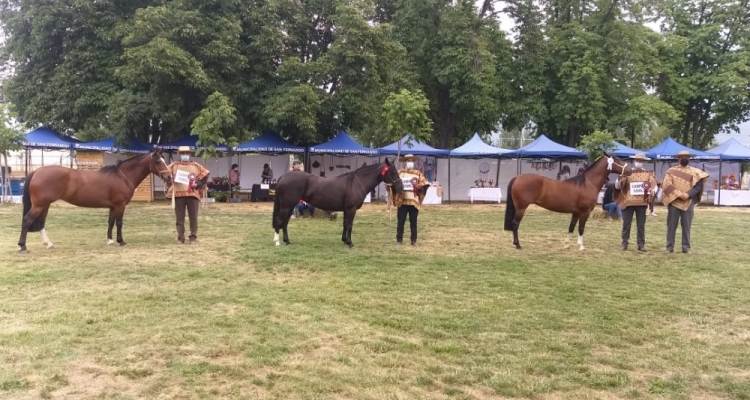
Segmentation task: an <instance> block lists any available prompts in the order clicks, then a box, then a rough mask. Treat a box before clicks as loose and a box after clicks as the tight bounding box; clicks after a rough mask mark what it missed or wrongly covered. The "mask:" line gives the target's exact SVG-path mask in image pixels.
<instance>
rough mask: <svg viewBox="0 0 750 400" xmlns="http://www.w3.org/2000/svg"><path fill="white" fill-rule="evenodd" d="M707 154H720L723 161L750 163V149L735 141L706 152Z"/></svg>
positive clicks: (729, 141)
mask: <svg viewBox="0 0 750 400" xmlns="http://www.w3.org/2000/svg"><path fill="white" fill-rule="evenodd" d="M706 153H711V154H718V155H719V157H720V159H721V160H722V161H750V149H748V148H747V147H745V146H743V145H742V144H741V143H740V142H738V141H736V140H734V139H729V140H727V141H726V142H724V143H722V144H720V145H718V146H716V147H714V148H713V149H709V150H706Z"/></svg>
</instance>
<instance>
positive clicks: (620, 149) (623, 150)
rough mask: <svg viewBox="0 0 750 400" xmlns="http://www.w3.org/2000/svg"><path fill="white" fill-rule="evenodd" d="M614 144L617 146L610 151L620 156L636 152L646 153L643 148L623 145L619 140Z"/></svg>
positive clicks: (625, 156)
mask: <svg viewBox="0 0 750 400" xmlns="http://www.w3.org/2000/svg"><path fill="white" fill-rule="evenodd" d="M615 145H616V146H617V148H616V149H614V150H613V151H612V153H613V154H614V155H616V156H617V157H620V158H629V157H633V156H635V155H636V153H646V152H645V151H643V150H638V149H634V148H632V147H628V146H625V145H624V144H622V143H620V142H615Z"/></svg>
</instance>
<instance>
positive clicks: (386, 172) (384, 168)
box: [380, 164, 396, 187]
mask: <svg viewBox="0 0 750 400" xmlns="http://www.w3.org/2000/svg"><path fill="white" fill-rule="evenodd" d="M391 168H393V165H392V164H391V165H384V166H383V169H382V170H380V176H382V177H383V184H384V185H385V186H386V187H390V186H393V184H394V183H396V180H395V179H391V181H390V182H386V181H385V177H386V175H388V171H390V169H391Z"/></svg>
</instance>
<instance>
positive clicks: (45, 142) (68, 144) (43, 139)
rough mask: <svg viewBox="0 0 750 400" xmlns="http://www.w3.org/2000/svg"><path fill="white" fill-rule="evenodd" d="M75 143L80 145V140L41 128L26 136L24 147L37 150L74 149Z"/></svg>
mask: <svg viewBox="0 0 750 400" xmlns="http://www.w3.org/2000/svg"><path fill="white" fill-rule="evenodd" d="M74 143H80V140H76V139H73V138H69V137H64V136H62V135H60V134H59V133H57V132H55V131H54V130H52V129H50V128H47V127H41V128H37V129H34V130H33V131H31V132H29V133H27V134H26V140H25V142H24V146H26V147H28V148H35V149H72V148H73V144H74Z"/></svg>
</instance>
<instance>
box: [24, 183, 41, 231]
mask: <svg viewBox="0 0 750 400" xmlns="http://www.w3.org/2000/svg"><path fill="white" fill-rule="evenodd" d="M34 172H36V171H32V172H31V173H30V174H29V176H27V177H26V181H25V182H24V184H23V197H22V201H23V214H22V215H21V221H22V222H21V223H23V219H24V217H26V214H28V213H29V211H31V189H30V187H31V185H30V183H31V178H32V177H33V176H34ZM46 214H47V213H41V214H39V216H38V217H36V219H35V220H34V222H32V223H31V227H29V232H39V231H41V230H42V229H44V220H45V219H46V218H47V215H46Z"/></svg>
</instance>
